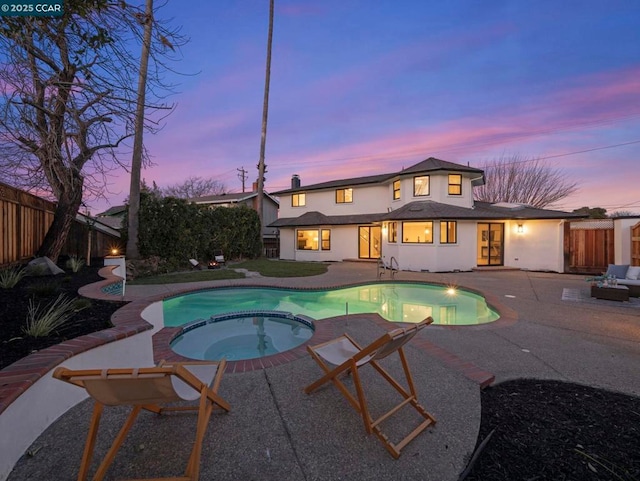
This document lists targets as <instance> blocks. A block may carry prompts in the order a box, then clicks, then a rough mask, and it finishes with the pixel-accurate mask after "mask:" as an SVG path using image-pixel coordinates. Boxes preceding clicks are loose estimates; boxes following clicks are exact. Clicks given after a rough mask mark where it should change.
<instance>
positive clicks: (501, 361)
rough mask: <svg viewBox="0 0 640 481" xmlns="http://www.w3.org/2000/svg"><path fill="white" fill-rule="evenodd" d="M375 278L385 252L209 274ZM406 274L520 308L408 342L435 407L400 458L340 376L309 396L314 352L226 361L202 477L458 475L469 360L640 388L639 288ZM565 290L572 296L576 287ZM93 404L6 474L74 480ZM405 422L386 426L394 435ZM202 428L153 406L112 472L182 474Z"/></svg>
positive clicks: (310, 283) (528, 374)
mask: <svg viewBox="0 0 640 481" xmlns="http://www.w3.org/2000/svg"><path fill="white" fill-rule="evenodd" d="M375 278H376V268H375V265H372V264H368V263H359V262H344V263H336V264H332V265H331V266H330V269H329V272H328V273H327V274H324V275H322V276H316V277H310V278H298V279H291V278H290V279H283V278H279V279H271V278H261V277H251V278H248V279H241V280H234V281H216V282H209V283H206V285H208V286H209V285H210V286H218V285H229V284H233V285H247V284H262V285H277V286H304V287H325V286H335V285H341V284H348V283H354V282H362V281H372V280H375ZM396 279H398V280H416V281H426V282H429V281H431V282H441V283H447V284H453V285H459V286H465V287H469V288H473V289H477V290H481V291H483V292H485V293H487V295H489V296H491V298H492V299H497V300H498V301H497V302H498V303H499V304H502V305H503V306H504V308H505V310H513V311H515V313H516V315H517V320H516V321H515V322H511V323H509V324H508V325H502V326H501V325H500V323H496V324H495V325H485V326H477V327H460V328H455V327H454V328H451V327H440V326H430V327H428V328H427V329H424V330H423V331H422V332H421V333H420V334H419V338H416V339H414V340H413V341H412V342H411V344H410V345H409V347H408V348H407V354H408V357H409V362H410V365H411V366H412V372H413V374H414V377H415V381H416V385H417V389H418V393H419V398H420V400H421V403H422V404H423V405H424V406H425V408H426V409H427V410H429V411H430V412H432V413H433V414H434V415H435V417H436V418H437V424H436V425H435V427H433V428H430V429H428V430H427V431H426V432H425V433H423V434H421V435H420V436H418V438H416V439H415V440H414V441H413V442H412V443H410V444H409V445H408V446H407V447H406V448H405V449H404V450H403V454H402V456H401V457H400V459H399V460H394V459H392V458H391V456H389V454H388V453H387V452H386V450H385V449H384V448H383V446H382V444H381V443H380V442H378V440H377V439H376V438H375V437H373V436H367V435H366V433H365V431H364V428H363V426H362V422H361V420H360V418H358V416H357V415H356V413H355V411H353V410H352V409H351V408H350V407H349V406H348V404H347V403H346V401H345V400H344V398H343V397H342V396H341V395H340V394H339V393H338V391H337V390H336V389H335V388H334V387H333V386H327V387H326V388H322V389H320V390H318V391H317V392H315V393H313V394H311V395H306V394H304V393H303V392H302V388H303V387H304V386H305V385H307V384H309V383H310V382H312V381H313V380H315V379H316V378H317V377H319V375H320V374H321V373H320V369H319V368H318V366H317V365H316V364H315V363H314V362H313V361H312V360H311V359H310V358H309V357H304V358H302V359H296V360H293V361H292V362H290V363H288V364H284V365H280V366H277V367H272V368H268V369H263V370H258V371H251V372H244V373H233V374H226V375H225V377H224V378H223V381H222V386H221V388H220V394H221V395H222V396H223V397H224V398H225V399H227V400H228V401H229V402H230V403H231V406H232V411H231V412H230V413H217V414H214V416H213V417H212V419H211V422H210V424H209V429H208V432H207V437H206V439H205V443H204V449H203V455H202V463H201V465H202V471H201V477H200V479H202V480H243V481H246V480H292V481H293V480H305V481H310V480H327V481H330V480H343V479H375V480H387V479H389V480H398V479H403V480H439V481H445V480H456V479H457V478H458V476H459V474H460V472H461V471H462V470H463V469H464V467H465V465H466V462H467V460H468V457H469V456H470V454H471V453H472V451H473V449H474V446H475V442H476V438H477V434H478V428H479V423H480V387H479V385H478V384H477V383H476V382H474V381H473V380H472V379H470V377H469V376H468V375H465V372H464V370H463V369H461V367H462V366H466V367H468V366H469V364H470V363H471V364H473V365H475V366H476V367H477V368H478V369H479V370H481V371H488V372H490V373H492V374H494V375H495V382H502V381H505V380H508V379H513V378H541V379H558V380H563V381H570V382H576V383H581V384H587V385H590V386H594V387H600V388H606V389H610V390H616V391H620V392H623V393H627V394H632V395H636V396H639V395H640V378H639V376H638V372H639V369H640V300H638V299H633V300H632V302H628V303H621V302H615V301H601V300H598V301H596V300H592V299H590V298H588V297H587V295H586V294H585V293H586V290H587V289H588V286H587V284H586V283H585V281H584V276H575V275H560V274H552V273H540V272H527V271H478V272H464V273H446V274H439V273H409V272H400V273H398V274H397V275H396ZM184 287H185V285H184V284H181V285H178V286H167V285H163V286H127V297H132V298H133V297H146V296H149V295H156V294H160V293H167V294H170V293H171V292H174V291H175V290H177V289H179V290H182V289H184ZM194 287H195V286H194ZM197 287H203V285H200V284H199V285H198V286H197ZM567 289H569V290H571V293H572V294H573V295H571V296H567V295H566V294H567V292H569V291H567ZM563 293H564V294H565V296H564V297H565V299H568V298H571V299H575V300H562V299H563ZM576 293H577V294H579V295H577V296H576ZM321 322H322V321H321ZM334 322H335V330H336V332H337V333H338V334H339V333H341V332H344V331H346V332H349V333H350V334H352V335H353V336H354V337H356V338H357V339H358V340H360V341H361V342H363V343H367V342H368V341H371V340H373V339H375V338H376V337H378V336H379V335H380V334H381V333H382V332H383V328H382V327H381V326H380V324H379V323H378V322H374V320H372V319H368V318H367V317H366V316H356V317H354V318H350V319H339V320H336V321H334ZM443 353H445V354H444V355H443ZM387 367H388V368H389V369H390V370H391V371H392V372H393V373H396V374H398V373H399V369H400V366H399V362H397V361H396V360H395V359H389V362H388V363H387ZM363 374H364V376H365V377H364V380H363V382H364V383H365V385H367V386H369V390H368V391H367V394H368V395H369V396H370V403H371V405H372V406H383V405H386V404H388V403H389V402H390V400H391V399H392V398H391V397H390V394H391V393H390V392H389V391H387V390H385V389H384V386H382V385H379V380H378V378H377V377H376V376H374V375H373V374H374V372H373V371H372V370H365V371H364V373H363ZM90 412H91V405H90V403H89V402H83V403H80V404H79V405H77V406H76V407H74V408H73V409H71V410H70V411H68V412H67V413H66V414H65V415H63V416H62V417H61V418H60V419H58V420H57V421H56V422H55V423H54V424H52V425H51V426H50V427H49V429H47V431H45V433H43V435H42V436H40V438H38V440H37V441H36V442H35V443H34V445H33V447H32V452H34V453H35V454H34V455H33V456H25V457H23V458H22V459H21V460H20V461H19V462H18V464H17V465H16V467H15V469H14V471H13V472H12V474H11V475H10V477H9V480H11V481H22V480H28V479H31V480H32V479H47V480H67V479H74V478H75V473H76V472H77V468H78V465H79V460H80V457H81V455H82V447H83V441H84V436H85V433H86V426H87V425H88V422H89V417H90ZM124 416H125V413H124V412H123V411H122V410H120V409H109V410H108V412H107V414H106V415H105V419H104V420H103V425H104V427H105V431H106V432H105V433H104V434H105V435H104V436H103V435H101V436H100V437H99V439H98V451H99V452H98V453H97V456H100V455H101V454H103V453H104V452H105V450H106V447H107V446H108V439H111V437H112V436H113V435H114V434H115V430H116V429H117V426H118V423H119V422H122V420H123V419H124ZM406 421H407V423H410V422H412V420H410V419H407V420H406ZM403 426H405V424H403V423H394V424H393V425H391V426H389V427H388V429H389V430H390V433H391V435H392V437H393V436H394V435H397V434H399V432H398V430H400V429H402V428H403ZM193 428H194V418H193V416H191V415H179V416H160V417H157V416H155V415H150V414H145V415H143V416H142V418H141V419H140V420H139V421H138V423H137V424H136V426H135V427H134V429H133V430H132V432H131V434H130V436H129V438H128V439H127V441H126V442H125V445H124V446H123V448H122V451H121V453H120V454H119V455H118V457H117V458H116V462H115V463H114V465H113V467H112V468H111V470H110V471H109V474H108V477H107V479H121V478H123V477H149V476H153V475H176V474H179V473H180V472H181V470H182V469H183V463H184V460H186V459H187V457H188V452H189V449H190V439H191V437H192V435H193Z"/></svg>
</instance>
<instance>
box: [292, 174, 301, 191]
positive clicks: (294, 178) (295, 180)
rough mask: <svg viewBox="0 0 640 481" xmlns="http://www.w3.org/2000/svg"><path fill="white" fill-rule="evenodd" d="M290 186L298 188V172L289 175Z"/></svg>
mask: <svg viewBox="0 0 640 481" xmlns="http://www.w3.org/2000/svg"><path fill="white" fill-rule="evenodd" d="M291 188H292V189H299V188H300V176H299V175H298V174H293V176H292V177H291Z"/></svg>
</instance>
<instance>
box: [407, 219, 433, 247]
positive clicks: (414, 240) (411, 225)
mask: <svg viewBox="0 0 640 481" xmlns="http://www.w3.org/2000/svg"><path fill="white" fill-rule="evenodd" d="M402 242H404V243H405V244H432V243H433V222H431V221H429V222H403V223H402Z"/></svg>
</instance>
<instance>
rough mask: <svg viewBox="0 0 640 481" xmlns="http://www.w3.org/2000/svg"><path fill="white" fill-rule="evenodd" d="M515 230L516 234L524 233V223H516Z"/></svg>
mask: <svg viewBox="0 0 640 481" xmlns="http://www.w3.org/2000/svg"><path fill="white" fill-rule="evenodd" d="M516 232H517V233H518V234H524V225H523V224H518V227H517V228H516Z"/></svg>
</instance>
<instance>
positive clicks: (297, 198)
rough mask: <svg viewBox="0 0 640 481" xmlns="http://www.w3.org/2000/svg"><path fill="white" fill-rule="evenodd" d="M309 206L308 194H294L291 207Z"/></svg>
mask: <svg viewBox="0 0 640 481" xmlns="http://www.w3.org/2000/svg"><path fill="white" fill-rule="evenodd" d="M305 205H307V196H306V194H293V195H292V196H291V207H304V206H305Z"/></svg>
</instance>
